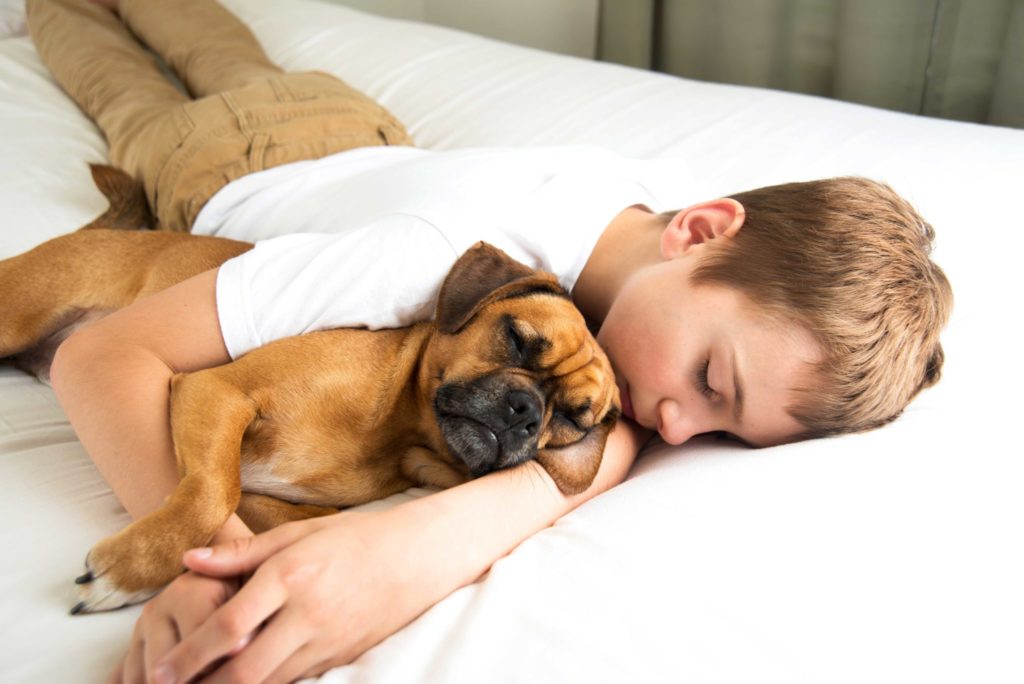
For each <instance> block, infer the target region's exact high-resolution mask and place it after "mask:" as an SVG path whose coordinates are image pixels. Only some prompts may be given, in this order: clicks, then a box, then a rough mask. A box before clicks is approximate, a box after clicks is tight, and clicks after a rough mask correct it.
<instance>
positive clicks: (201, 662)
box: [148, 511, 451, 684]
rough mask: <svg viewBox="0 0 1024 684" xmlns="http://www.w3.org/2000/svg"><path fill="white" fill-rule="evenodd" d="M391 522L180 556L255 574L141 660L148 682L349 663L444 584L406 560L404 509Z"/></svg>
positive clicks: (302, 525)
mask: <svg viewBox="0 0 1024 684" xmlns="http://www.w3.org/2000/svg"><path fill="white" fill-rule="evenodd" d="M393 518H396V516H395V515H393V512H392V511H384V512H377V513H353V512H346V513H340V514H338V515H332V516H328V517H326V518H315V519H310V520H305V521H301V522H295V523H289V524H286V525H282V526H281V527H278V528H275V529H273V530H270V531H269V532H266V533H264V534H261V535H257V536H256V537H253V538H250V539H239V540H236V541H233V542H231V543H229V544H225V545H222V546H217V547H214V548H213V549H200V550H193V551H190V552H189V553H187V554H186V555H185V562H186V564H187V565H188V566H189V567H190V568H192V569H193V570H195V571H197V572H202V573H206V574H209V575H214V576H221V577H233V576H236V575H239V574H241V573H246V572H251V571H253V570H255V572H254V573H253V575H252V577H251V578H250V579H249V580H248V581H247V582H246V583H245V585H244V586H243V587H242V588H241V590H239V591H238V593H237V594H235V595H234V596H232V597H231V598H229V599H228V600H227V601H226V602H224V603H223V605H221V606H220V607H218V608H216V609H215V610H213V611H211V612H210V613H208V614H207V615H206V616H204V619H203V621H202V624H200V625H198V626H195V627H194V628H192V629H190V630H189V632H188V634H187V635H185V634H183V637H184V638H183V639H182V641H181V643H179V644H177V645H176V646H174V647H173V648H171V650H170V652H169V653H167V655H166V656H165V657H160V658H159V659H158V660H151V661H149V662H148V664H149V665H153V663H154V662H155V663H156V666H155V669H149V670H148V672H149V674H150V675H151V676H153V681H155V682H157V683H158V684H161V683H163V682H185V681H190V679H191V678H192V677H196V676H197V675H198V674H199V673H202V672H204V671H208V670H210V669H212V670H213V671H212V673H210V674H209V676H208V678H204V679H203V681H210V682H219V681H246V682H263V681H271V682H290V681H293V680H295V679H298V678H300V677H308V676H312V675H315V674H320V673H322V672H324V671H326V670H328V669H330V668H331V667H335V666H337V665H340V664H343V663H347V662H350V661H351V660H354V659H355V658H356V657H358V656H359V655H360V654H361V653H362V652H363V651H365V650H366V649H368V648H370V647H371V646H373V645H375V644H377V643H378V642H380V641H382V640H383V639H384V638H385V637H387V636H388V635H390V634H392V633H393V632H395V631H397V630H398V629H400V628H401V627H402V626H404V625H405V624H407V623H408V622H410V621H412V620H413V619H414V618H415V617H416V616H417V615H419V614H420V613H421V612H423V611H424V610H425V609H427V608H428V607H429V606H430V605H432V604H433V603H435V602H436V601H437V600H439V599H440V598H441V597H442V596H444V595H445V594H446V593H448V592H449V591H451V587H448V586H438V583H437V582H431V581H430V579H429V578H427V581H424V577H423V574H422V572H421V570H418V569H417V567H416V565H417V564H415V563H410V562H409V558H410V548H409V544H410V542H412V541H413V540H412V539H411V536H412V535H411V534H410V530H409V529H408V527H407V526H403V525H402V524H401V523H402V522H403V521H402V520H401V518H402V516H401V515H398V516H397V518H398V519H393ZM414 553H416V552H414ZM413 557H415V556H413ZM442 574H443V575H444V576H446V577H447V576H450V573H442ZM254 633H255V636H253V637H252V639H251V642H252V643H251V645H245V644H247V643H248V640H249V636H250V635H252V634H254ZM240 645H242V647H241V648H239V646H240ZM233 653H234V654H237V655H234V657H231V658H230V659H228V660H227V661H223V658H224V657H225V656H231V655H232V654H233ZM222 661H223V662H222Z"/></svg>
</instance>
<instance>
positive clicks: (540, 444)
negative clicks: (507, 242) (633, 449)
mask: <svg viewBox="0 0 1024 684" xmlns="http://www.w3.org/2000/svg"><path fill="white" fill-rule="evenodd" d="M435 324H436V327H437V333H436V334H435V335H434V339H433V340H432V341H431V346H430V349H429V351H428V354H427V358H426V363H427V364H428V367H429V372H430V373H431V374H432V377H433V379H434V383H435V384H434V385H433V388H432V392H433V394H432V397H433V408H434V412H435V414H436V418H437V421H438V425H439V426H440V429H441V434H442V436H443V439H444V442H445V444H446V445H447V447H448V449H449V451H450V452H451V454H452V455H453V456H454V457H455V458H457V459H459V460H461V461H462V463H464V464H465V466H466V468H467V469H468V470H469V472H470V474H471V475H472V476H474V477H478V476H480V475H484V474H486V473H488V472H491V471H492V470H497V469H499V468H508V467H512V466H515V465H518V464H520V463H523V462H525V461H528V460H530V459H532V458H536V459H537V461H538V463H539V464H540V465H541V466H543V467H544V469H545V470H546V471H547V472H548V473H549V474H550V475H551V477H552V479H553V480H554V482H555V484H556V485H558V488H559V489H560V490H561V491H562V492H563V493H565V494H574V493H577V492H581V491H583V490H584V489H586V488H587V487H588V486H589V485H590V483H591V482H593V480H594V476H595V475H596V474H597V470H598V466H599V465H600V463H601V454H602V452H603V451H604V445H605V441H606V439H607V437H608V433H609V432H610V431H611V429H612V427H613V425H614V423H615V420H616V418H618V415H619V395H618V389H617V387H616V385H615V376H614V373H613V372H612V368H611V364H609V362H608V358H607V357H606V356H605V354H604V352H603V351H602V350H601V348H600V347H599V346H598V344H597V341H596V340H595V339H594V337H593V335H591V333H590V331H589V330H588V329H587V325H586V322H585V321H584V319H583V316H582V315H581V314H580V313H579V311H578V310H577V309H576V307H575V306H574V305H573V303H572V300H571V299H570V298H569V295H568V293H567V292H566V291H565V290H564V289H563V288H562V287H561V286H559V284H558V281H557V279H556V278H555V277H554V276H553V275H551V274H548V273H541V272H538V271H534V270H532V269H530V268H527V267H526V266H524V265H523V264H520V263H519V262H517V261H515V260H513V259H512V258H510V257H509V256H508V255H506V254H505V253H504V252H502V251H501V250H499V249H496V248H495V247H492V246H491V245H488V244H486V243H483V242H481V243H477V244H476V245H475V246H474V247H472V248H471V249H469V250H468V251H467V252H466V253H465V254H464V255H463V256H462V257H461V258H460V259H459V260H458V261H457V262H456V263H455V265H454V266H453V267H452V270H451V271H450V272H449V274H448V276H447V278H446V279H445V282H444V284H443V285H442V287H441V292H440V295H439V296H438V305H437V314H436V317H435Z"/></svg>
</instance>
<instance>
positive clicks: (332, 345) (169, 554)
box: [0, 167, 619, 612]
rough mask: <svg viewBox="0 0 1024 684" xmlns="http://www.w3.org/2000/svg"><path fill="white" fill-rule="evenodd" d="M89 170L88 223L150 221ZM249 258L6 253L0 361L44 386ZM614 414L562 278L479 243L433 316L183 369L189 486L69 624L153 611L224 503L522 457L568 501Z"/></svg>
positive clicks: (150, 249)
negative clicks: (134, 305) (191, 284)
mask: <svg viewBox="0 0 1024 684" xmlns="http://www.w3.org/2000/svg"><path fill="white" fill-rule="evenodd" d="M94 176H95V177H96V179H97V184H98V185H100V187H101V189H103V190H104V192H105V194H107V196H108V198H109V199H110V200H111V205H112V206H111V210H110V211H108V212H107V213H106V214H104V216H103V217H101V219H98V220H97V221H96V222H94V223H93V224H90V226H88V227H89V228H97V227H100V226H103V225H114V226H117V225H121V224H123V223H125V221H127V222H128V223H130V224H132V225H133V226H134V225H136V224H137V223H139V222H145V221H147V220H148V219H147V217H146V216H144V215H142V214H140V213H139V212H137V211H132V210H129V209H126V208H125V206H126V205H127V204H130V202H128V201H126V200H125V199H124V198H132V197H135V198H136V199H137V197H138V195H137V193H135V192H134V191H133V190H132V187H130V186H133V182H132V181H131V180H130V179H128V178H127V177H126V176H124V175H123V174H121V173H120V172H118V171H116V170H114V169H108V168H103V167H99V168H96V169H94ZM125 217H128V218H127V219H126V218H125ZM250 247H251V245H249V244H247V243H241V242H235V241H230V240H223V239H218V238H209V237H199V236H192V235H184V234H172V233H162V232H150V231H145V232H140V231H123V230H83V231H79V232H77V233H73V234H71V235H66V236H63V237H60V238H57V239H55V240H51V241H49V242H47V243H45V244H43V245H40V246H39V247H37V248H35V249H34V250H31V251H30V252H27V253H25V254H22V255H19V256H16V257H13V258H11V259H7V260H6V261H2V262H0V292H3V295H4V296H3V298H2V301H0V321H2V329H0V357H7V358H9V359H10V360H12V361H13V362H14V363H15V364H17V365H19V366H20V367H22V368H25V369H26V370H29V371H30V372H33V373H36V374H37V375H39V376H40V377H42V378H45V377H46V375H47V373H48V367H49V362H50V360H51V359H52V355H53V352H54V351H55V350H56V347H57V346H58V345H59V343H60V342H61V341H62V340H63V339H65V338H66V337H67V335H68V334H70V331H72V330H73V329H75V328H76V327H79V326H81V325H83V324H86V323H87V322H89V321H90V320H95V318H96V317H98V316H102V315H104V314H105V313H109V312H110V311H112V310H115V309H117V308H120V307H123V306H126V305H127V304H129V303H131V302H132V301H134V300H135V299H137V298H139V297H142V296H144V295H146V294H148V293H152V292H155V291H157V290H160V289H163V288H166V287H169V286H170V285H172V284H174V283H176V282H179V281H181V280H183V279H185V278H188V277H190V276H192V275H194V274H197V273H200V272H202V271H205V270H208V269H210V268H214V267H216V266H218V265H219V264H220V263H222V262H223V261H225V260H227V259H228V258H231V257H232V256H235V255H237V254H240V253H242V252H244V251H245V250H247V249H249V248H250ZM618 413H619V405H618V393H617V390H616V386H615V381H614V376H613V374H612V370H611V367H610V365H609V363H608V361H607V358H606V357H605V355H604V354H603V352H602V351H601V349H600V348H599V347H598V345H597V343H596V341H595V340H594V338H593V336H592V335H591V334H590V333H589V331H588V330H587V327H586V324H585V322H584V320H583V318H582V316H581V315H580V314H579V312H578V311H577V310H576V308H575V307H574V306H573V304H572V301H571V300H570V299H569V297H568V295H567V294H566V292H565V291H564V290H563V289H562V288H561V287H560V286H559V285H558V282H557V280H556V279H555V277H554V276H552V275H550V274H546V273H538V272H535V271H533V270H531V269H529V268H527V267H525V266H523V265H522V264H519V263H518V262H515V261H513V260H512V259H510V258H509V257H508V256H507V255H505V254H504V253H503V252H501V251H500V250H497V249H495V248H494V247H491V246H489V245H486V244H484V243H479V244H477V245H476V246H475V247H473V248H472V249H471V250H469V251H468V252H467V253H466V254H465V255H463V256H462V257H461V258H460V259H459V260H458V261H457V262H456V263H455V265H454V267H453V268H452V270H451V272H450V273H449V274H448V276H447V278H446V280H445V282H444V284H443V286H442V288H441V292H440V295H439V297H438V303H437V309H436V315H435V320H434V321H432V322H429V323H421V324H418V325H414V326H411V327H408V328H403V329H397V330H386V331H376V332H370V331H366V330H357V329H339V330H330V331H322V332H314V333H309V334H305V335H302V336H299V337H293V338H288V339H284V340H279V341H277V342H273V343H271V344H269V345H267V346H265V347H262V348H259V349H256V350H254V351H252V352H250V353H248V354H246V355H244V356H242V357H241V358H239V359H238V360H236V361H234V362H233V363H229V364H226V365H224V366H220V367H217V368H211V369H207V370H203V371H199V372H196V373H187V374H179V375H176V376H175V377H174V378H173V380H172V383H171V427H172V434H173V438H174V445H175V452H176V455H177V461H178V470H179V473H180V475H181V482H180V484H179V485H178V487H177V489H176V490H175V491H174V492H173V493H172V494H171V496H169V497H168V499H167V501H166V502H165V504H164V505H163V506H162V507H161V508H160V509H158V510H156V511H154V512H153V513H150V514H149V515H147V516H145V517H143V518H141V519H139V520H137V521H136V522H134V523H133V524H131V525H130V526H128V527H127V528H126V529H124V530H122V531H121V532H120V533H118V534H116V535H114V536H112V537H109V538H107V539H105V540H103V541H101V542H100V543H98V544H97V545H96V546H94V547H93V549H92V550H91V551H90V552H89V555H88V557H87V559H86V573H85V574H84V575H83V576H82V577H80V578H79V579H78V580H76V582H77V583H78V584H79V586H80V593H81V599H82V600H81V602H80V603H79V604H78V605H76V606H75V608H74V609H73V612H92V611H98V610H107V609H112V608H117V607H120V606H122V605H126V604H130V603H136V602H139V601H142V600H145V599H146V598H148V597H149V596H151V595H152V594H154V593H155V592H156V591H158V590H159V589H160V588H161V587H163V586H164V585H165V584H167V583H168V582H169V581H171V580H172V579H174V577H176V576H177V575H178V574H179V573H180V572H181V569H182V567H181V557H182V554H183V552H184V551H185V550H187V549H189V548H192V547H195V546H202V545H204V544H206V543H207V542H208V541H209V540H210V538H211V537H212V536H213V534H214V533H215V532H216V531H217V530H218V529H219V528H220V527H221V526H222V525H223V524H224V521H225V520H226V519H227V518H228V516H229V515H230V514H231V513H232V512H233V511H235V510H236V509H237V510H238V512H239V514H240V515H241V516H242V518H243V519H244V520H245V521H246V522H247V523H248V524H249V525H250V526H252V527H253V528H255V529H266V528H267V527H271V526H273V525H276V524H279V523H281V522H284V521H286V520H294V519H299V518H303V517H309V516H313V515H323V514H326V513H333V512H335V511H336V509H337V508H338V507H344V506H353V505H357V504H361V503H365V502H367V501H371V500H374V499H378V498H381V497H385V496H388V495H390V494H393V493H395V492H400V491H403V490H405V489H407V488H409V487H413V486H420V485H425V486H433V487H450V486H453V485H456V484H459V483H461V482H464V481H466V480H467V479H469V478H471V477H478V476H480V475H484V474H486V473H488V472H491V471H493V470H496V469H499V468H509V467H513V466H516V465H518V464H521V463H523V462H525V461H527V460H530V459H533V458H536V459H537V461H538V463H539V464H540V465H541V466H543V467H544V468H545V470H547V472H548V473H549V474H550V475H551V477H552V478H553V480H554V482H555V483H556V484H557V486H558V487H559V489H560V490H561V491H562V492H564V493H567V494H568V493H575V492H579V491H582V490H583V489H585V488H586V487H587V486H589V484H590V483H591V482H592V481H593V479H594V477H595V475H596V473H597V470H598V466H599V464H600V460H601V453H602V451H603V449H604V444H605V440H606V438H607V435H608V433H609V431H610V430H611V428H612V425H613V424H614V421H615V419H616V417H617V416H618ZM243 493H244V494H243Z"/></svg>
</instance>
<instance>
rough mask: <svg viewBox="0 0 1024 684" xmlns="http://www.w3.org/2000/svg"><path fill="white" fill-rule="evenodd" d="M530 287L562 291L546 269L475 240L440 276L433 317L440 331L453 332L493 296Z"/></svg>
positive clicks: (507, 295)
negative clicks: (441, 279) (440, 281)
mask: <svg viewBox="0 0 1024 684" xmlns="http://www.w3.org/2000/svg"><path fill="white" fill-rule="evenodd" d="M531 290H542V291H547V292H553V293H558V294H562V295H564V294H565V290H563V289H562V287H561V286H560V285H559V284H558V279H557V278H555V277H554V276H553V275H551V274H550V273H541V272H538V271H534V270H533V269H532V268H530V267H528V266H525V265H523V264H521V263H519V262H518V261H516V260H515V259H513V258H512V257H510V256H509V255H507V254H505V253H504V252H503V251H501V250H500V249H498V248H497V247H494V246H493V245H489V244H487V243H486V242H478V243H476V244H475V245H473V246H472V247H470V248H469V249H468V250H466V253H465V254H463V255H462V256H461V257H459V259H458V261H456V262H455V264H454V265H453V266H452V269H451V271H449V272H448V275H447V277H446V278H445V279H444V284H442V285H441V292H440V294H439V295H438V297H437V312H436V314H435V316H434V320H435V321H437V326H438V328H439V329H440V331H441V332H443V333H448V334H451V333H455V332H458V331H459V330H460V329H461V328H462V326H464V325H466V323H468V322H469V321H470V319H472V318H473V316H474V315H476V312H477V311H479V310H480V309H481V308H483V307H484V306H486V305H487V304H489V303H490V302H492V301H494V300H495V299H501V298H504V297H511V296H515V295H517V294H523V293H525V292H528V291H531Z"/></svg>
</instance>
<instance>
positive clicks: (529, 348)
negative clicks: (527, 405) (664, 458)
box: [465, 293, 618, 424]
mask: <svg viewBox="0 0 1024 684" xmlns="http://www.w3.org/2000/svg"><path fill="white" fill-rule="evenodd" d="M473 323H474V324H475V325H472V324H471V325H470V326H467V329H466V331H465V332H467V333H469V332H470V328H475V330H473V331H472V332H473V333H475V334H477V335H479V336H480V341H479V343H478V344H479V348H480V349H483V348H487V350H488V353H489V355H491V358H492V359H493V361H494V362H495V365H497V366H501V365H505V366H511V367H512V368H511V372H515V371H516V370H522V371H526V372H527V373H530V374H531V375H533V376H535V377H536V378H537V379H539V380H542V381H543V385H544V386H545V388H546V389H547V390H548V394H549V396H550V399H552V400H553V401H554V402H556V403H557V404H558V405H559V406H567V407H572V408H574V409H575V410H578V411H580V412H583V411H587V412H588V413H589V414H590V415H589V416H581V418H584V420H583V422H585V423H588V424H592V423H596V422H599V421H600V420H601V419H602V418H603V417H604V416H605V415H606V414H607V413H608V412H609V411H610V410H611V409H613V408H615V407H616V406H617V402H618V391H617V387H616V385H615V376H614V373H613V371H612V368H611V364H610V363H609V361H608V357H607V356H605V354H604V351H603V350H602V349H601V347H600V346H599V345H598V343H597V340H596V339H595V338H594V336H593V335H592V334H591V333H590V331H589V330H588V328H587V325H586V322H585V320H584V318H583V316H582V314H580V313H579V311H578V310H577V309H576V307H575V305H574V304H573V303H572V301H571V300H569V299H568V298H567V297H562V296H558V295H556V294H554V293H534V294H530V295H527V296H522V297H512V298H509V299H504V300H500V301H496V302H494V303H492V305H491V306H488V307H486V308H485V309H483V310H481V311H480V312H479V313H478V320H477V321H474V322H473Z"/></svg>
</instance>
